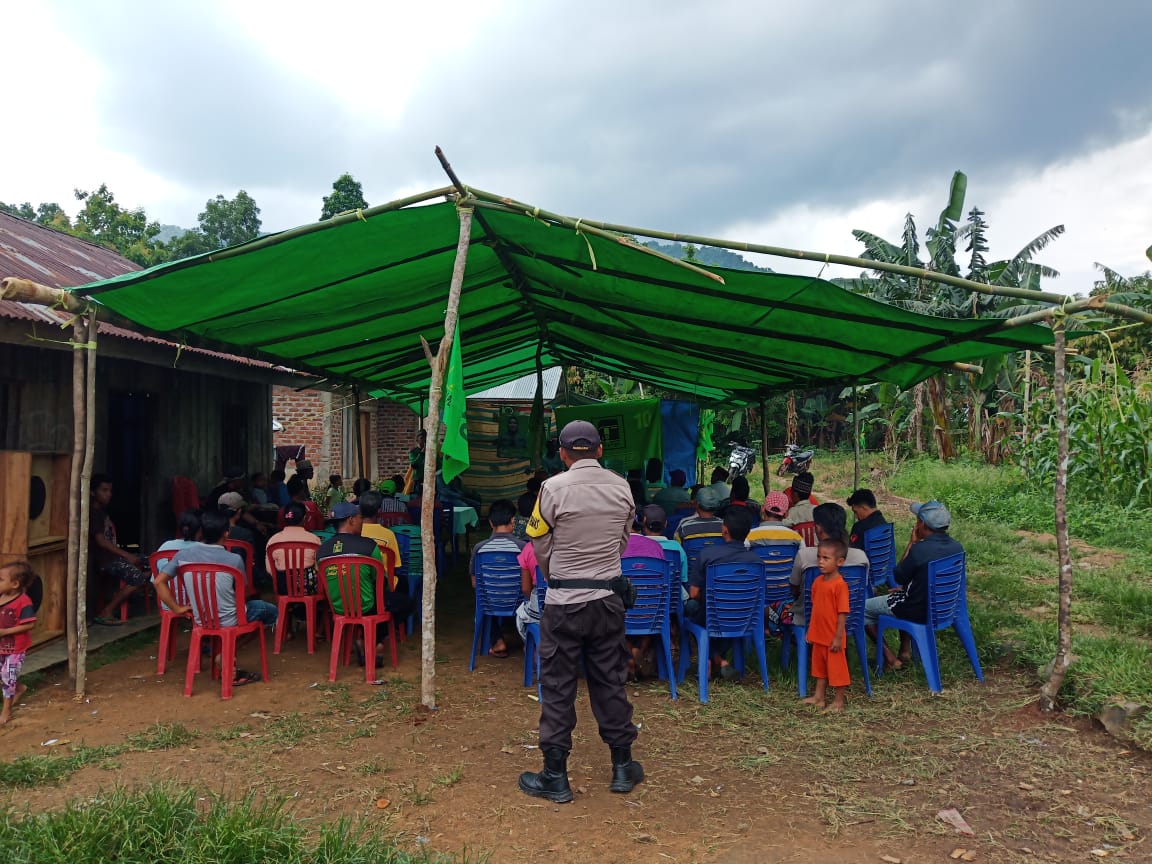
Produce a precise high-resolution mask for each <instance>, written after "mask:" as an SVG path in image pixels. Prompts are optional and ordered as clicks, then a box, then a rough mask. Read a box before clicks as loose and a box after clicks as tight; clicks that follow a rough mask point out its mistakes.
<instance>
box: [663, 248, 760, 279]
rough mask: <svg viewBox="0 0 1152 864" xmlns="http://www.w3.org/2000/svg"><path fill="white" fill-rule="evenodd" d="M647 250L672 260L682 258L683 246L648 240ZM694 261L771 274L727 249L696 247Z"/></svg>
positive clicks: (713, 265)
mask: <svg viewBox="0 0 1152 864" xmlns="http://www.w3.org/2000/svg"><path fill="white" fill-rule="evenodd" d="M644 245H645V246H647V247H648V248H649V249H655V250H656V251H657V252H663V253H664V254H665V255H670V256H671V257H673V258H683V257H684V254H685V253H684V244H683V243H661V242H659V241H658V240H649V241H648V242H646V243H645V244H644ZM696 260H697V261H699V262H700V263H701V264H707V265H709V266H712V267H727V268H728V269H729V270H756V271H759V272H760V273H771V272H772V270H771V269H770V268H768V267H761V266H759V265H757V264H753V263H752V262H751V261H748V260H747V259H745V258H744V256H743V255H739V254H737V253H736V252H733V251H731V250H729V249H720V248H718V247H716V246H697V247H696Z"/></svg>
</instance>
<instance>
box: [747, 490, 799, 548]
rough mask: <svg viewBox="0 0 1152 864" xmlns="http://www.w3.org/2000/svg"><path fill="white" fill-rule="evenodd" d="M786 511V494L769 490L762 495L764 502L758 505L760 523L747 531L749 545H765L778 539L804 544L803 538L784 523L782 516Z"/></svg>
mask: <svg viewBox="0 0 1152 864" xmlns="http://www.w3.org/2000/svg"><path fill="white" fill-rule="evenodd" d="M787 513H788V496H787V495H785V494H784V493H783V492H769V493H768V494H767V495H765V496H764V503H763V504H761V505H760V514H761V521H760V524H759V525H757V526H756V527H755V528H753V529H752V530H751V531H750V532H749V533H748V545H749V546H766V545H770V544H772V543H775V542H778V541H780V540H784V541H799V543H800V545H801V546H803V545H804V538H803V537H801V536H800V535H799V534H797V533H796V532H795V531H793V530H792V529H791V528H789V527H788V526H787V525H785V524H784V517H785V515H787Z"/></svg>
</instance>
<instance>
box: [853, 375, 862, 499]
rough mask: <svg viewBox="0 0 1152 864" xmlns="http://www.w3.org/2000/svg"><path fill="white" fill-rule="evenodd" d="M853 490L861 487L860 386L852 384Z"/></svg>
mask: <svg viewBox="0 0 1152 864" xmlns="http://www.w3.org/2000/svg"><path fill="white" fill-rule="evenodd" d="M852 456H853V460H852V491H853V492H855V491H856V490H857V489H859V488H860V388H859V387H858V386H857V385H855V384H853V385H852Z"/></svg>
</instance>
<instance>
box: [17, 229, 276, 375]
mask: <svg viewBox="0 0 1152 864" xmlns="http://www.w3.org/2000/svg"><path fill="white" fill-rule="evenodd" d="M139 269H140V267H139V266H137V265H136V264H134V263H133V262H131V261H129V260H128V259H127V258H124V257H122V256H121V255H119V254H117V253H116V252H114V251H112V250H111V249H105V248H104V247H103V246H97V245H96V244H95V243H89V242H88V241H87V240H82V239H80V238H79V237H73V236H72V235H71V234H65V233H63V232H62V231H56V230H55V229H52V228H48V227H46V226H44V225H38V224H37V223H35V222H29V221H28V220H26V219H20V218H19V217H17V216H12V215H10V214H8V213H0V278H2V277H5V276H16V277H18V278H21V279H30V280H32V281H33V282H39V283H40V284H41V285H47V286H49V287H51V288H72V287H74V286H76V285H84V284H86V283H88V282H92V281H94V280H97V279H108V278H110V277H112V276H121V275H123V274H124V273H132V272H134V271H136V270H139ZM0 317H3V318H13V319H16V320H18V321H31V322H33V323H37V324H41V323H42V324H51V325H52V326H55V327H59V326H60V324H62V323H64V322H66V321H69V320H71V318H72V315H71V314H69V313H66V312H64V311H63V310H60V309H49V308H47V307H45V306H38V305H37V304H35V303H17V302H14V301H12V300H0ZM100 333H101V335H104V336H114V337H116V338H118V339H131V340H132V341H134V342H144V343H147V344H150V345H162V346H165V347H168V348H172V349H173V350H177V351H179V350H183V351H188V352H190V353H193V354H198V355H200V356H203V357H215V358H216V359H218V360H227V361H229V362H231V363H239V364H242V365H244V366H256V367H259V368H261V369H280V370H283V371H290V370H287V369H285V367H283V366H274V365H273V364H271V363H266V362H264V361H262V360H250V359H249V358H247V357H237V356H236V355H234V354H224V353H221V352H219V351H208V350H205V349H203V348H192V347H189V346H185V347H183V348H181V346H179V345H178V344H177V343H175V342H169V341H168V340H167V339H158V338H156V337H155V336H145V335H144V334H143V333H137V332H136V331H134V330H127V329H125V328H123V327H117V326H116V325H114V324H108V323H106V322H103V321H101V322H100Z"/></svg>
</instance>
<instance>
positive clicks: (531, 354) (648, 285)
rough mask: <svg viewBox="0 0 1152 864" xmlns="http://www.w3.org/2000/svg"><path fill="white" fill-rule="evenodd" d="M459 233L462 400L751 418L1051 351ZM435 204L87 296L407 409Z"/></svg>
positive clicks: (608, 243) (530, 240) (581, 251)
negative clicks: (559, 390)
mask: <svg viewBox="0 0 1152 864" xmlns="http://www.w3.org/2000/svg"><path fill="white" fill-rule="evenodd" d="M483 217H484V222H485V223H486V227H485V225H482V224H479V223H474V226H473V233H472V246H471V249H470V251H469V256H468V266H467V272H466V277H465V282H464V287H463V294H462V298H461V303H460V327H461V344H462V346H463V355H464V371H465V387H466V389H467V391H468V392H469V393H472V392H476V391H479V390H482V389H484V388H486V387H490V386H492V385H495V384H500V383H502V382H505V381H508V380H511V379H513V378H517V377H519V376H521V375H524V374H526V373H528V372H531V371H533V370H534V369H535V368H536V361H537V352H538V350H539V353H540V359H541V362H543V364H545V365H555V364H574V365H580V366H586V367H591V368H595V369H598V370H601V371H603V372H607V373H610V374H618V375H623V376H626V377H629V378H640V379H643V380H645V381H648V382H651V383H652V384H655V385H657V386H660V387H664V388H667V389H669V390H672V391H675V392H677V393H679V394H683V395H685V396H687V397H690V398H691V397H696V398H699V399H701V400H722V399H735V400H740V401H749V400H754V399H758V398H760V397H762V396H764V395H766V394H769V393H772V392H776V391H780V390H784V389H791V388H796V389H804V388H811V387H815V386H821V385H824V384H833V383H847V382H853V381H862V382H867V381H887V382H891V383H894V384H898V385H900V386H904V387H906V386H909V385H911V384H913V383H915V382H917V381H921V380H923V379H925V378H927V377H929V376H930V375H932V374H933V373H934V372H936V371H938V369H939V368H940V367H942V366H947V365H949V364H951V363H952V362H955V361H961V362H978V361H979V360H980V359H981V358H985V357H990V356H994V355H998V354H1003V353H1006V352H1009V351H1013V350H1018V349H1023V348H1035V347H1038V346H1041V345H1046V344H1049V343H1050V342H1051V339H1052V335H1051V332H1050V331H1049V330H1048V329H1047V328H1044V327H1039V326H1024V327H1017V328H1012V329H1003V327H1004V321H1003V320H1001V319H987V320H953V319H940V318H932V317H929V316H924V315H918V314H915V313H913V312H908V311H905V310H902V309H898V308H894V307H892V306H887V305H884V304H882V303H878V302H875V301H873V300H869V299H867V298H865V297H861V296H859V295H856V294H852V293H850V292H848V291H845V290H843V289H841V288H839V287H837V286H835V285H833V284H831V283H829V282H825V281H823V280H820V279H815V278H811V277H807V276H788V275H782V274H775V273H756V272H745V271H735V270H726V269H722V268H708V269H710V270H711V271H712V272H714V273H716V274H719V275H720V276H721V277H722V278H723V280H724V281H723V284H721V283H720V282H717V281H714V280H712V279H709V278H707V276H705V275H702V274H700V273H697V272H693V271H691V270H689V269H686V268H684V267H681V266H678V265H677V264H675V263H673V262H670V261H667V260H663V259H661V258H658V257H654V256H652V255H649V254H647V253H645V252H643V251H640V250H638V249H636V248H633V247H632V246H630V245H628V244H627V243H619V242H614V241H613V240H610V239H606V238H604V237H598V236H592V235H590V234H588V233H586V232H577V231H574V230H571V229H569V228H564V227H561V226H558V225H556V224H552V223H548V222H544V221H542V220H539V219H535V218H532V217H531V216H529V215H520V214H517V213H510V212H497V211H484V212H483ZM458 231H459V223H458V219H457V213H456V209H455V205H454V204H452V203H450V202H443V203H437V204H432V205H427V206H410V207H406V208H403V209H389V207H388V206H387V205H386V206H384V207H380V208H376V209H375V210H367V211H364V213H363V214H362V215H361V216H360V218H355V219H345V220H337V221H335V222H328V223H321V224H320V225H316V226H308V227H306V228H303V229H294V230H292V231H287V232H283V233H281V234H278V235H271V236H269V237H264V238H261V239H260V240H256V241H253V242H252V243H249V244H246V245H243V246H238V247H235V248H233V249H229V250H225V251H224V252H223V253H211V254H208V255H202V256H198V257H195V258H189V259H186V260H184V261H179V262H175V263H171V264H165V265H161V266H158V267H153V268H151V269H149V270H144V271H140V272H137V273H130V274H127V275H124V276H120V277H117V278H114V279H108V280H105V281H102V282H94V283H91V284H89V285H84V286H82V287H80V288H78V289H76V292H77V293H78V294H81V295H85V296H89V297H92V298H94V299H95V300H97V301H99V302H100V303H101V304H103V305H105V306H107V307H108V308H109V309H112V310H113V311H115V312H117V313H119V314H120V315H121V316H123V317H125V318H127V319H129V320H131V321H134V322H136V323H137V324H139V325H141V326H143V327H146V328H149V329H150V330H153V331H155V332H158V333H162V334H164V335H166V336H167V337H168V338H170V339H172V338H174V339H177V340H183V341H184V342H186V343H187V344H190V345H202V346H205V347H214V348H223V349H225V350H232V351H236V352H238V353H243V354H246V355H248V356H253V357H261V358H264V359H268V360H271V361H274V362H277V363H281V364H284V365H286V366H291V367H293V368H295V369H300V370H305V371H310V372H314V373H316V374H318V375H321V376H325V377H330V378H334V379H340V380H345V381H349V382H357V383H359V384H361V385H366V386H367V387H368V389H369V390H371V391H372V392H373V393H374V394H375V395H383V396H389V397H392V398H395V399H398V400H400V401H402V402H405V403H407V404H409V405H416V404H418V403H419V401H420V399H421V398H422V397H423V396H424V395H425V394H426V393H427V391H428V379H429V367H428V362H427V360H426V359H425V356H424V352H423V349H422V348H421V345H420V337H421V336H423V337H424V338H426V339H427V340H428V341H429V342H431V343H432V344H433V345H435V344H436V342H437V341H438V340H439V339H440V337H441V336H442V335H443V316H444V309H445V300H446V297H447V293H448V282H449V278H450V275H451V272H452V263H453V259H454V254H455V249H456V241H457V235H458Z"/></svg>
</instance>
